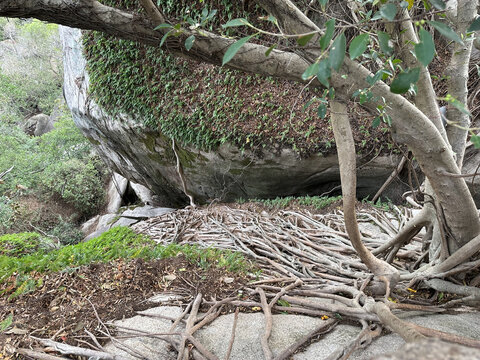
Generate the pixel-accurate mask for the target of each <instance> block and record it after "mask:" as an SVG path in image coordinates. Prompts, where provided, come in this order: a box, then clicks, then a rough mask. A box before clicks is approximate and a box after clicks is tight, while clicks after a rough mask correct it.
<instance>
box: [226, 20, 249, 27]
mask: <svg viewBox="0 0 480 360" xmlns="http://www.w3.org/2000/svg"><path fill="white" fill-rule="evenodd" d="M245 25H250V23H249V22H248V20H247V19H245V18H238V19H233V20H230V21H228V22H227V23H226V24H223V25H222V28H224V29H226V28H229V27H235V26H245Z"/></svg>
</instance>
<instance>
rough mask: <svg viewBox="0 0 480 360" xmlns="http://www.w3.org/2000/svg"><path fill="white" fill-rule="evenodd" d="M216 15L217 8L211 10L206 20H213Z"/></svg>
mask: <svg viewBox="0 0 480 360" xmlns="http://www.w3.org/2000/svg"><path fill="white" fill-rule="evenodd" d="M215 15H217V10H212V11H210V13H209V14H208V16H207V18H206V19H205V20H207V21H208V20H212V19H213V17H214V16H215Z"/></svg>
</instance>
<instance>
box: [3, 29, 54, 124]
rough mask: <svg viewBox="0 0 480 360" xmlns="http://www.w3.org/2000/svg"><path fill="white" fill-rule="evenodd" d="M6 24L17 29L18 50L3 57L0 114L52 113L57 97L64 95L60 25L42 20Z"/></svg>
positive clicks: (16, 46) (16, 48)
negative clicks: (59, 38)
mask: <svg viewBox="0 0 480 360" xmlns="http://www.w3.org/2000/svg"><path fill="white" fill-rule="evenodd" d="M7 24H8V25H9V26H10V27H12V26H14V27H15V28H16V37H15V50H16V51H13V49H12V51H10V52H7V51H5V52H4V53H2V56H1V60H2V66H1V68H0V114H1V113H5V114H7V113H13V114H18V115H22V116H26V115H29V114H35V113H37V112H43V113H46V114H49V113H50V112H51V111H52V110H53V106H54V100H55V99H57V98H59V97H60V96H61V94H62V89H61V85H62V80H63V79H62V66H61V49H60V42H59V40H58V26H57V25H55V24H45V23H43V22H41V21H39V20H16V21H12V20H11V21H9V22H8V23H7ZM19 55H20V56H19Z"/></svg>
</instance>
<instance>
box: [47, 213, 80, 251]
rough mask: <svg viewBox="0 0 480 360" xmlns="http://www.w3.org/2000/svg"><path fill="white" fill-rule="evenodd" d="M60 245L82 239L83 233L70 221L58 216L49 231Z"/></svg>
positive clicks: (75, 242)
mask: <svg viewBox="0 0 480 360" xmlns="http://www.w3.org/2000/svg"><path fill="white" fill-rule="evenodd" d="M50 235H52V236H54V237H55V238H57V239H58V241H59V242H60V244H62V245H74V244H78V243H79V242H80V241H82V239H83V237H84V234H83V233H82V232H81V231H80V230H79V229H78V228H77V227H76V226H75V224H73V223H72V222H70V221H66V220H64V219H63V218H62V217H60V218H59V221H58V224H57V225H56V226H55V227H54V228H53V229H52V231H50Z"/></svg>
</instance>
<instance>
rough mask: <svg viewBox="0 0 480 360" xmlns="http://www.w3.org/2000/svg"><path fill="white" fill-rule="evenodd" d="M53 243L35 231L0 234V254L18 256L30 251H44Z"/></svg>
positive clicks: (50, 247) (52, 246)
mask: <svg viewBox="0 0 480 360" xmlns="http://www.w3.org/2000/svg"><path fill="white" fill-rule="evenodd" d="M54 247H55V245H54V244H53V243H52V241H51V240H48V239H45V238H44V237H42V236H41V235H40V234H38V233H35V232H25V233H18V234H7V235H2V236H0V256H12V257H19V256H24V255H28V254H32V253H44V252H46V251H47V250H52V248H54Z"/></svg>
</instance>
